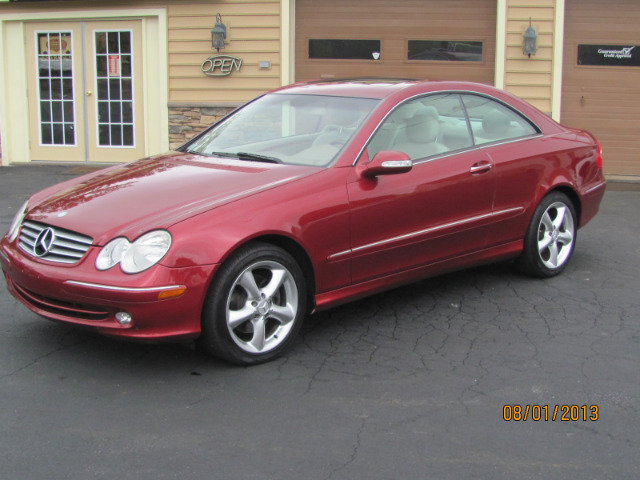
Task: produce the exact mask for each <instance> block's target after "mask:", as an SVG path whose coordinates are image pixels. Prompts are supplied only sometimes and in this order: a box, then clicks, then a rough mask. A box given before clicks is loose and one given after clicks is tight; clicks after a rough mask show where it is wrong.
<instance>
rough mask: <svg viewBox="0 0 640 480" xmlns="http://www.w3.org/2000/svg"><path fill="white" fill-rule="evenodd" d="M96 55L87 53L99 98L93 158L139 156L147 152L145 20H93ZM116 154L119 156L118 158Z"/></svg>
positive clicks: (92, 110)
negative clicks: (143, 62)
mask: <svg viewBox="0 0 640 480" xmlns="http://www.w3.org/2000/svg"><path fill="white" fill-rule="evenodd" d="M85 36H86V38H87V40H89V37H90V38H91V40H90V43H87V45H91V48H90V49H87V50H89V51H90V52H91V56H92V58H90V59H89V58H87V67H88V69H87V73H88V77H90V78H92V79H93V82H94V86H93V88H94V89H95V96H94V100H93V101H90V102H89V104H88V113H87V115H88V117H89V120H90V121H93V122H94V124H95V128H91V129H90V130H89V145H90V148H89V152H90V158H91V159H92V160H95V161H103V162H104V161H106V162H112V161H120V160H122V159H126V160H134V159H136V158H140V157H142V156H143V155H144V130H143V128H142V127H143V120H144V116H143V113H142V93H141V91H140V88H141V85H142V66H141V55H140V53H139V51H138V50H136V49H140V45H141V29H140V22H136V21H118V22H90V23H87V26H86V27H85ZM114 158H115V159H117V160H114Z"/></svg>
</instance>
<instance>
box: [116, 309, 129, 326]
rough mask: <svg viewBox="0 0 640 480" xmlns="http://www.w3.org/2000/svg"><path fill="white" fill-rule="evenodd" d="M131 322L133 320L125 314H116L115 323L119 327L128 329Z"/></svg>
mask: <svg viewBox="0 0 640 480" xmlns="http://www.w3.org/2000/svg"><path fill="white" fill-rule="evenodd" d="M132 321H133V318H132V317H131V315H130V314H128V313H127V312H118V313H116V322H118V323H119V324H120V325H123V326H125V327H128V326H129V325H131V322H132Z"/></svg>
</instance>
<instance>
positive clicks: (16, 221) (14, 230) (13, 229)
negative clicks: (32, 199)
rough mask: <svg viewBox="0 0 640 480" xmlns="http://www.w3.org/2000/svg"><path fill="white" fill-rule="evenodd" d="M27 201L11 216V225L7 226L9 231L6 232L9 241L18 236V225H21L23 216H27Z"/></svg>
mask: <svg viewBox="0 0 640 480" xmlns="http://www.w3.org/2000/svg"><path fill="white" fill-rule="evenodd" d="M28 203H29V201H26V202H24V204H23V205H22V206H21V207H20V208H19V209H18V212H17V213H16V216H15V217H13V221H12V222H11V226H10V227H9V231H8V232H7V236H8V237H9V242H13V241H14V240H15V239H16V237H17V236H18V232H19V231H20V225H22V221H23V220H24V217H26V216H27V205H28Z"/></svg>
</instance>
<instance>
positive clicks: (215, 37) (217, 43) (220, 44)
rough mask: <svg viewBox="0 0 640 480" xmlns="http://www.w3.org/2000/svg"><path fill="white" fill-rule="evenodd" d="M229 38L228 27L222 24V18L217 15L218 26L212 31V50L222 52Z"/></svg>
mask: <svg viewBox="0 0 640 480" xmlns="http://www.w3.org/2000/svg"><path fill="white" fill-rule="evenodd" d="M226 38H227V26H226V25H225V24H224V23H222V16H221V15H220V14H219V13H218V14H217V15H216V26H215V27H213V28H212V29H211V48H215V49H217V50H218V51H220V49H221V48H224V41H225V39H226Z"/></svg>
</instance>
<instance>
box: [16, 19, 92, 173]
mask: <svg viewBox="0 0 640 480" xmlns="http://www.w3.org/2000/svg"><path fill="white" fill-rule="evenodd" d="M26 35H27V38H26V45H27V51H28V52H31V55H30V56H32V58H33V61H32V62H28V63H27V74H28V85H27V89H28V91H29V113H30V119H31V120H30V122H29V128H30V138H31V158H32V159H33V160H57V161H82V160H84V158H85V155H84V153H85V144H84V123H83V122H84V119H83V118H82V110H83V97H82V54H81V52H82V43H81V41H82V35H81V30H80V27H79V25H78V24H62V23H60V24H30V25H27V26H26Z"/></svg>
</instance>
